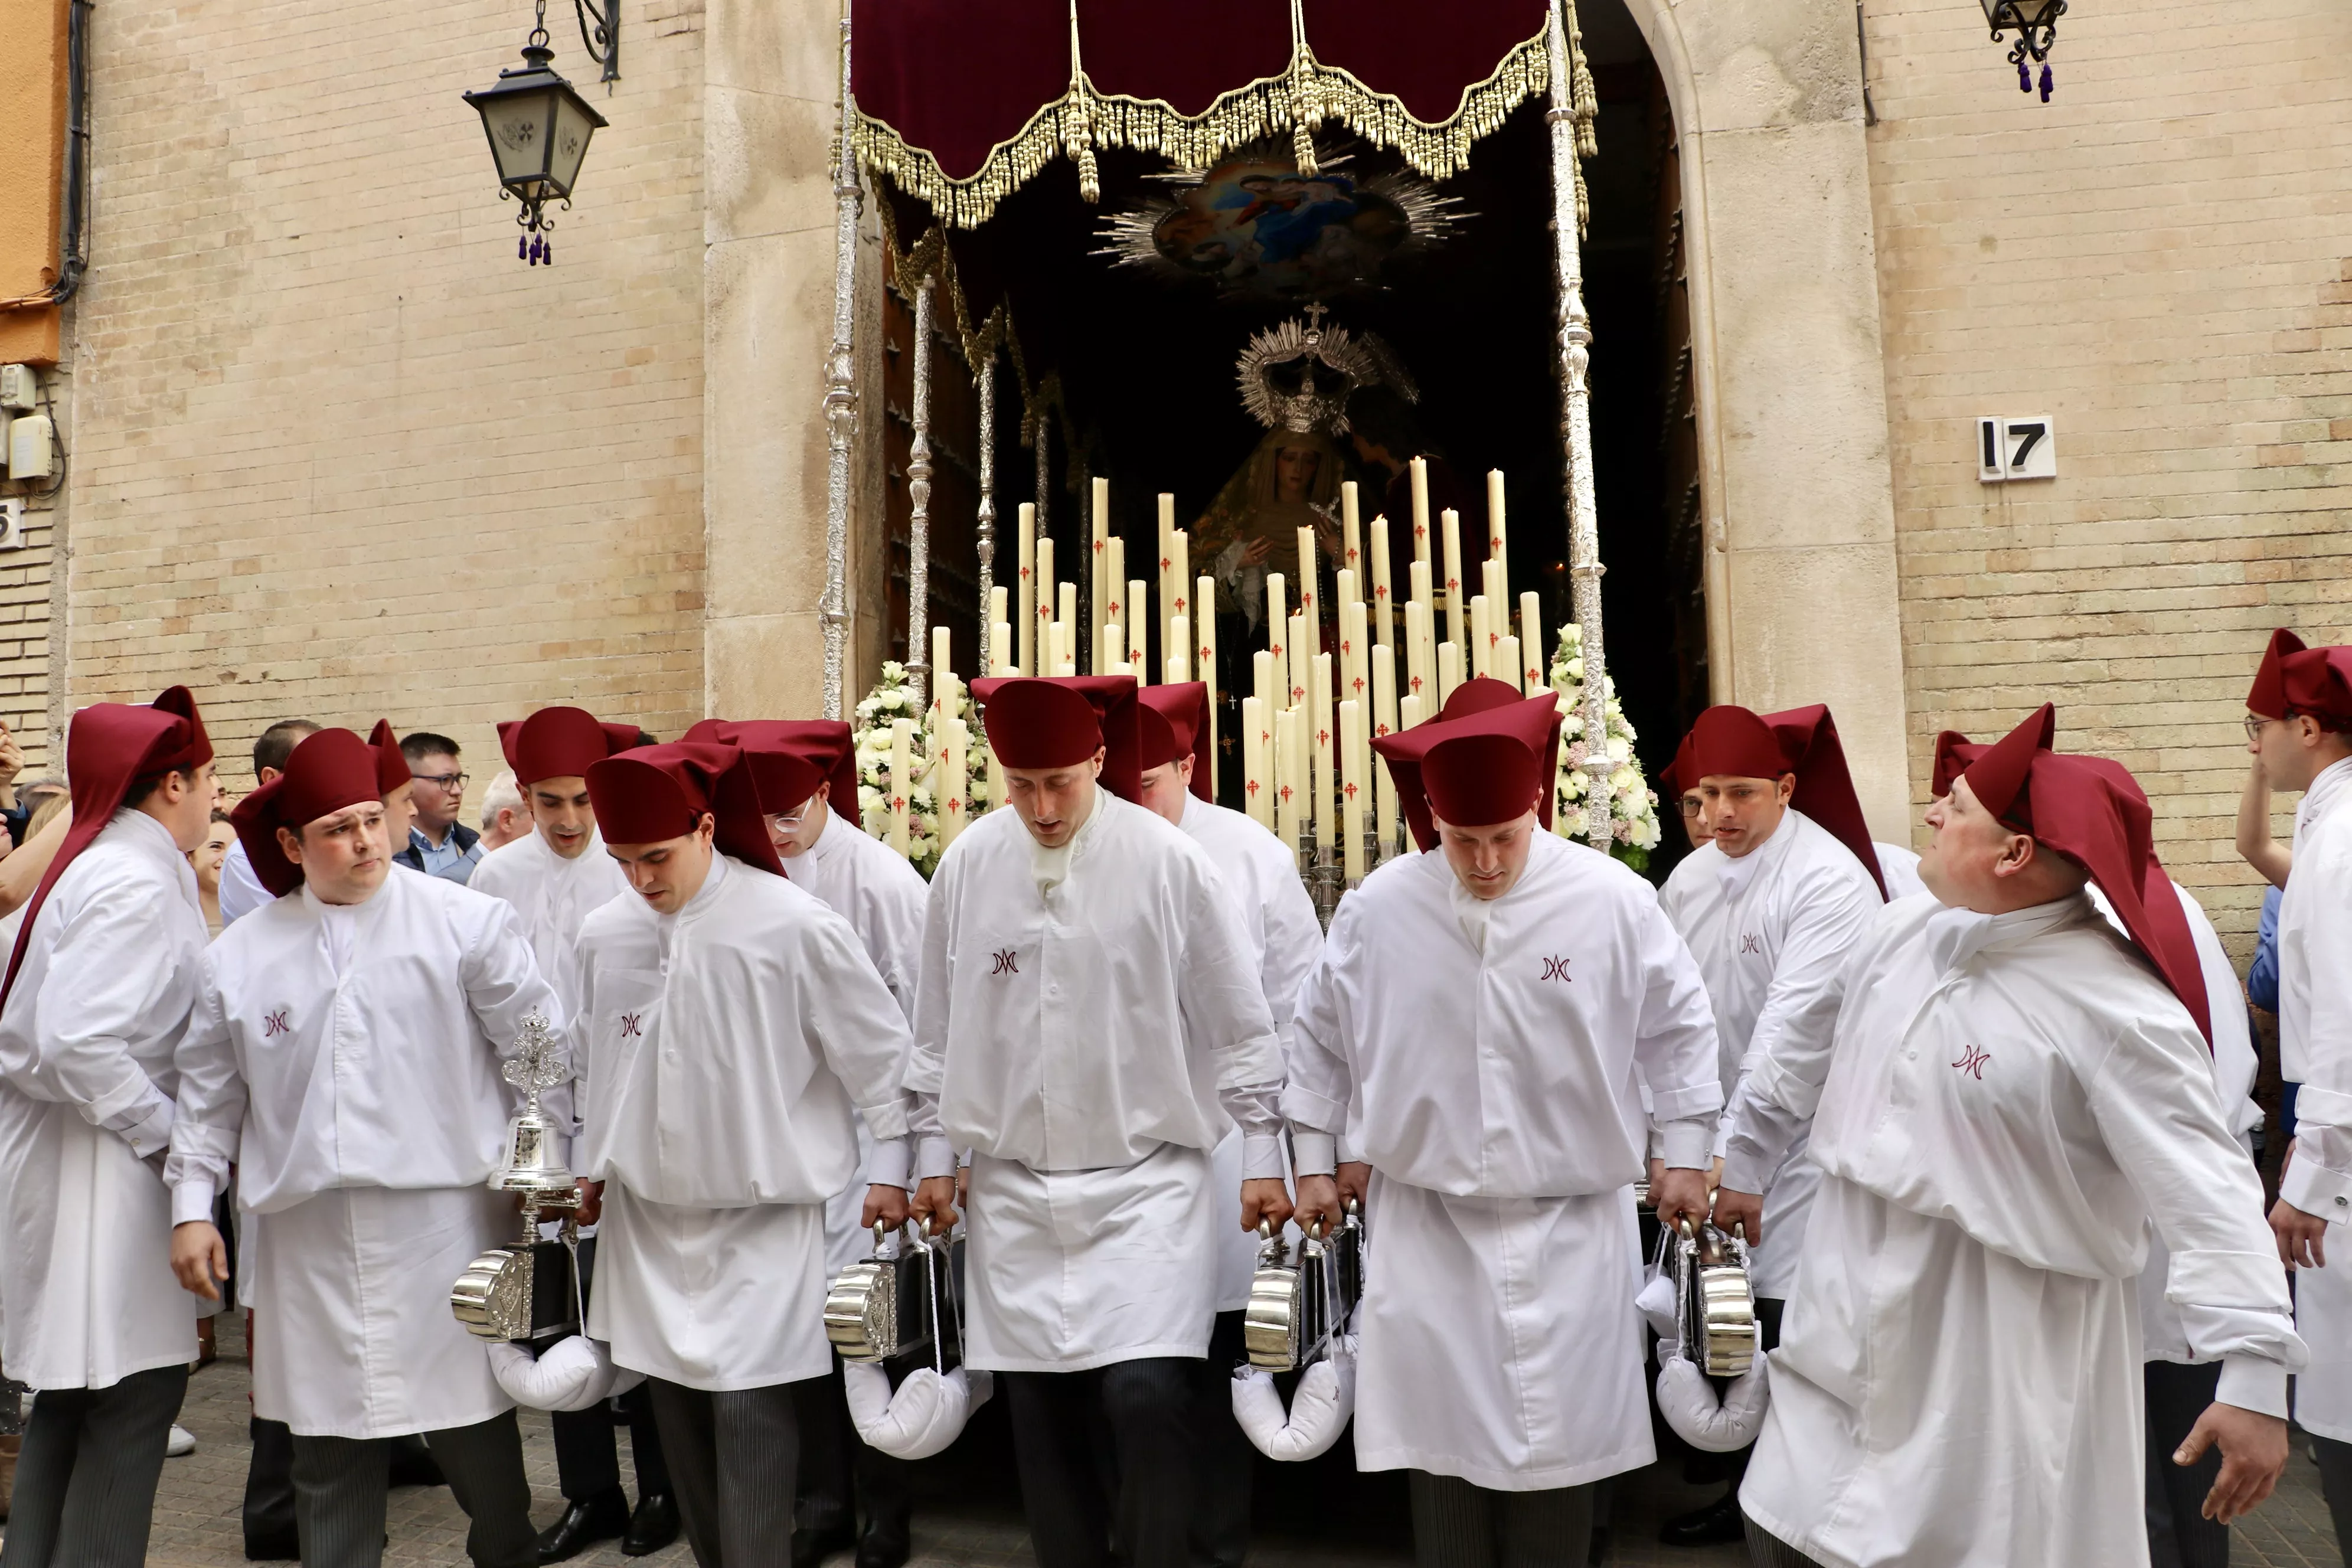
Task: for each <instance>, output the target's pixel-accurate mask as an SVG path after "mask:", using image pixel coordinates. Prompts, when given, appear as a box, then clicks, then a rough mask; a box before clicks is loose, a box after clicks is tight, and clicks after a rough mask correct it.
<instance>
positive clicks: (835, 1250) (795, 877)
mask: <svg viewBox="0 0 2352 1568" xmlns="http://www.w3.org/2000/svg"><path fill="white" fill-rule="evenodd" d="M784 875H785V877H786V878H788V879H790V880H791V882H792V884H793V886H794V887H796V888H798V889H801V890H802V891H803V892H806V893H813V894H814V895H815V896H816V897H817V898H818V900H821V901H822V902H823V903H824V906H825V907H826V908H827V909H829V910H832V911H833V912H834V913H835V914H837V915H839V916H840V917H841V918H842V919H844V920H845V921H848V922H849V929H850V930H852V931H856V933H857V942H858V945H859V946H861V947H863V948H864V949H865V950H866V957H867V958H868V959H869V960H871V961H872V963H873V964H874V967H875V969H876V971H877V972H878V973H880V974H881V976H882V984H884V985H885V986H887V987H888V988H889V992H890V996H891V999H892V1000H893V1001H895V1002H897V1003H898V1011H899V1012H900V1013H902V1014H904V1015H905V1016H906V1019H907V1023H908V1026H910V1027H911V1026H913V1024H914V1022H915V981H916V979H917V977H918V976H919V975H920V973H922V967H923V908H924V905H925V904H927V903H928V902H929V900H930V895H931V889H930V885H929V883H927V882H925V881H924V880H923V877H922V873H921V872H919V871H918V870H916V869H915V868H914V867H913V866H912V865H910V864H909V863H908V859H907V858H906V857H905V856H904V855H901V854H899V853H898V851H897V850H895V849H893V848H891V847H889V846H888V845H887V844H885V843H883V842H882V841H881V840H880V839H878V838H877V837H874V836H873V835H872V834H870V833H866V832H863V831H861V830H860V829H859V827H858V826H857V824H856V823H855V822H853V821H849V820H846V819H845V818H844V817H843V816H842V815H841V813H839V812H837V811H835V810H834V809H833V808H832V807H831V806H829V805H828V806H827V807H826V808H825V813H824V828H823V830H822V831H820V832H819V833H818V834H817V837H816V842H815V843H814V844H812V845H810V846H809V847H808V848H807V849H805V850H803V852H802V853H800V854H798V855H795V856H793V858H791V859H789V860H787V861H785V862H784ZM873 1152H874V1139H873V1135H872V1134H871V1133H869V1132H867V1131H866V1123H865V1122H863V1121H860V1122H859V1123H858V1124H857V1153H858V1163H859V1165H860V1167H861V1170H860V1172H859V1173H857V1174H856V1175H853V1176H852V1177H851V1178H850V1179H849V1184H847V1185H846V1186H845V1187H843V1188H842V1189H841V1191H840V1192H838V1193H836V1194H834V1196H833V1199H832V1201H831V1202H829V1203H827V1204H826V1205H825V1218H824V1235H825V1258H824V1267H825V1272H826V1274H827V1275H828V1276H830V1275H834V1274H838V1273H840V1272H841V1271H842V1270H843V1269H844V1268H848V1267H849V1266H850V1265H851V1264H853V1263H855V1262H856V1261H857V1260H858V1259H859V1258H866V1257H868V1256H870V1255H871V1254H872V1253H873V1251H874V1238H873V1237H872V1236H871V1235H870V1234H868V1233H867V1232H866V1230H865V1229H864V1228H863V1227H862V1226H859V1225H858V1223H857V1218H858V1215H859V1214H860V1213H861V1212H863V1211H864V1209H865V1207H866V1187H867V1186H868V1185H870V1183H868V1182H867V1181H866V1179H865V1174H864V1172H863V1169H862V1167H863V1166H864V1165H865V1163H866V1159H867V1158H868V1157H869V1156H871V1155H872V1154H873Z"/></svg>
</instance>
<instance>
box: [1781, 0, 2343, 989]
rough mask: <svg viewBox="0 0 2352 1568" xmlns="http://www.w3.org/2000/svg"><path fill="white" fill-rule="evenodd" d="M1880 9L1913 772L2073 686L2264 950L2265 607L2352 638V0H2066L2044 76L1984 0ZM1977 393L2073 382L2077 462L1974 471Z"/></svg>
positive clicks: (2072, 449) (2054, 389)
mask: <svg viewBox="0 0 2352 1568" xmlns="http://www.w3.org/2000/svg"><path fill="white" fill-rule="evenodd" d="M1865 12H1866V17H1865V26H1866V37H1867V41H1868V47H1869V73H1868V74H1869V78H1870V82H1871V92H1872V97H1873V99H1874V102H1875V105H1876V108H1877V110H1878V113H1879V115H1880V117H1881V121H1882V122H1881V123H1880V124H1879V125H1878V126H1877V127H1876V128H1875V129H1874V130H1873V131H1872V132H1870V152H1871V178H1872V187H1873V190H1872V195H1873V206H1874V227H1875V230H1876V239H1877V250H1878V264H1879V276H1880V290H1881V298H1882V301H1883V309H1884V330H1885V350H1886V395H1887V405H1888V413H1889V416H1890V428H1891V431H1892V436H1893V443H1892V447H1893V463H1894V475H1895V521H1896V528H1897V537H1898V545H1899V559H1900V563H1901V568H1900V569H1901V593H1902V605H1903V635H1904V657H1905V678H1906V688H1907V695H1908V706H1909V723H1910V731H1911V733H1910V737H1909V752H1910V762H1911V775H1912V781H1913V795H1914V796H1915V798H1916V799H1917V800H1918V801H1919V802H1920V803H1921V804H1922V805H1924V803H1925V800H1926V791H1927V766H1928V756H1929V748H1930V747H1931V745H1932V743H1933V741H1934V737H1935V735H1936V732H1937V731H1939V730H1942V729H1946V728H1953V729H1958V730H1963V731H1969V732H1970V733H1971V734H1974V735H1977V736H1979V737H1980V738H1990V736H1992V735H1994V734H1996V733H1998V732H1999V731H2002V730H2005V729H2007V728H2008V727H2009V726H2010V725H2011V724H2012V723H2014V722H2015V721H2017V720H2018V719H2019V718H2020V717H2021V716H2022V715H2023V713H2024V712H2025V711H2026V710H2028V709H2029V708H2030V707H2031V706H2032V705H2033V704H2035V703H2038V702H2040V701H2041V700H2043V699H2044V698H2048V699H2050V700H2054V701H2055V702H2056V703H2057V704H2058V717H2059V744H2060V746H2061V747H2062V748H2063V749H2067V750H2084V751H2095V752H2105V753H2106V754H2108V755H2112V756H2114V757H2116V758H2118V759H2119V760H2121V761H2122V762H2124V763H2126V765H2128V766H2129V767H2130V768H2131V769H2132V770H2133V771H2134V772H2135V773H2137V775H2138V777H2139V778H2140V780H2141V782H2142V783H2143V784H2145V785H2146V786H2147V790H2148V793H2149V795H2151V796H2152V797H2153V798H2154V799H2155V801H2156V803H2157V813H2158V821H2157V833H2158V849H2159V853H2161V854H2162V856H2163V857H2164V859H2165V863H2166V865H2167V866H2168V868H2170V869H2171V870H2172V873H2173V875H2174V876H2175V877H2177V878H2178V879H2179V880H2180V881H2181V882H2182V883H2184V884H2185V885H2187V886H2188V887H2189V889H2191V890H2192V891H2194V892H2195V893H2196V894H2197V895H2198V897H2199V898H2200V900H2202V901H2203V902H2204V903H2205V905H2206V907H2207V909H2208V910H2210V912H2211V913H2212V915H2213V916H2214V919H2215V921H2216V922H2217V923H2218V924H2219V925H2220V926H2221V930H2222V931H2223V934H2224V936H2225V938H2226V939H2227V940H2228V941H2229V942H2230V944H2231V948H2232V950H2233V951H2235V952H2238V954H2239V955H2240V956H2241V958H2242V957H2243V956H2244V954H2245V953H2246V952H2248V951H2250V949H2251V945H2252V929H2253V921H2254V913H2255V910H2256V907H2257V906H2258V904H2259V902H2260V893H2261V889H2260V885H2259V883H2258V882H2257V881H2256V879H2254V877H2253V874H2252V872H2251V871H2250V870H2248V869H2247V868H2246V867H2245V866H2244V865H2243V863H2242V862H2241V861H2240V860H2238V858H2236V856H2235V854H2234V853H2233V852H2232V850H2231V819H2232V816H2233V813H2234V811H2235V808H2236V802H2237V798H2238V795H2239V791H2240V788H2241V786H2242V784H2243V782H2244V780H2245V777H2246V773H2247V767H2248V758H2247V756H2246V754H2245V750H2244V740H2243V736H2242V734H2241V732H2240V731H2239V728H2238V721H2239V719H2240V717H2241V715H2242V713H2243V711H2244V707H2243V700H2244V694H2245V689H2246V686H2247V683H2248V681H2249V679H2251V678H2252V672H2253V668H2254V665H2255V662H2256V660H2257V659H2258V658H2259V656H2260V654H2261V651H2262V647H2263V642H2264V640H2265V639H2266V637H2267V636H2268V633H2269V631H2270V628H2271V627H2273V626H2278V625H2283V624H2284V625H2292V626H2296V627H2298V628H2300V629H2301V630H2302V631H2303V633H2304V635H2305V637H2309V638H2311V639H2312V640H2314V641H2323V640H2324V641H2344V640H2347V638H2352V560H2347V556H2352V550H2347V527H2346V525H2347V506H2352V488H2347V486H2352V182H2347V178H2346V170H2347V167H2348V166H2352V7H2347V6H2346V5H2342V4H2341V3H2340V0H2244V3H2242V4H2240V5H2231V6H2229V7H2222V8H2217V7H2214V6H2210V5H2203V4H2199V3H2196V0H2142V3H2140V4H2137V5H2129V6H2115V5H2098V6H2078V7H2077V8H2076V10H2075V11H2074V13H2073V14H2071V15H2069V16H2067V17H2066V18H2065V19H2064V20H2063V22H2062V23H2061V24H2060V26H2059V43H2058V47H2057V49H2056V51H2055V53H2054V54H2053V63H2054V65H2055V68H2056V77H2057V81H2056V95H2055V97H2054V99H2053V101H2051V102H2050V103H2048V104H2043V103H2042V102H2040V101H2039V100H2038V97H2035V96H2029V95H2026V94H2021V93H2020V92H2019V91H2018V90H2017V88H2016V78H2015V75H2014V72H2013V68H2011V66H2009V65H2008V64H2007V63H2006V61H2005V59H2004V58H2003V56H2004V52H2005V51H2004V49H2003V48H2002V47H1999V46H1995V45H1994V44H1992V43H1990V41H1989V40H1988V38H1987V37H1986V29H1985V27H1984V26H1983V23H1982V17H1981V16H1980V15H1979V14H1978V12H1977V10H1976V7H1974V6H1972V5H1954V4H1952V0H1867V3H1866V5H1865ZM1799 390H1801V389H1799ZM1985 414H1995V415H2032V414H2049V415H2052V416H2054V418H2055V421H2056V438H2057V450H2058V465H2059V477H2058V478H2057V479H2055V480H2049V481H2038V482H2024V483H2011V484H2008V485H1980V484H1979V482H1978V480H1977V478H1976V467H1975V461H1974V458H1973V455H1972V454H1973V447H1972V441H1973V438H1974V435H1975V426H1974V419H1975V416H1979V415H1985ZM2284 804H2285V805H2288V806H2292V805H2293V802H2292V801H2288V802H2286V803H2284ZM2289 826H2290V819H2289V818H2288V817H2287V816H2286V815H2285V814H2284V812H2282V813H2281V814H2280V816H2279V819H2278V831H2279V832H2280V833H2281V834H2282V835H2284V833H2285V832H2286V831H2288V827H2289Z"/></svg>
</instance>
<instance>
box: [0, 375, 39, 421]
mask: <svg viewBox="0 0 2352 1568" xmlns="http://www.w3.org/2000/svg"><path fill="white" fill-rule="evenodd" d="M40 395H41V376H40V372H38V371H37V370H35V369H34V368H33V367H32V366H31V365H28V364H0V408H13V409H16V410H17V411H18V412H19V413H22V412H25V411H26V410H29V409H31V408H33V407H35V406H37V405H38V403H39V401H40Z"/></svg>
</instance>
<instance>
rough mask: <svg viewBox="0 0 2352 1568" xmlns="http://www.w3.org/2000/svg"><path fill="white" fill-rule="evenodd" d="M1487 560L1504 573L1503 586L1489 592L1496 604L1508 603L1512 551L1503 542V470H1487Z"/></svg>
mask: <svg viewBox="0 0 2352 1568" xmlns="http://www.w3.org/2000/svg"><path fill="white" fill-rule="evenodd" d="M1486 558H1487V559H1488V560H1490V561H1493V562H1495V563H1496V564H1497V565H1498V566H1499V567H1500V568H1501V571H1502V577H1503V585H1502V586H1501V587H1500V588H1498V589H1496V588H1490V589H1488V590H1487V593H1488V595H1490V596H1491V597H1492V598H1493V599H1494V601H1495V602H1496V604H1498V605H1499V604H1505V603H1507V602H1508V601H1509V599H1510V596H1511V569H1510V559H1511V556H1510V551H1509V549H1508V548H1507V546H1506V545H1505V543H1504V542H1503V470H1502V469H1500V468H1489V469H1487V470H1486Z"/></svg>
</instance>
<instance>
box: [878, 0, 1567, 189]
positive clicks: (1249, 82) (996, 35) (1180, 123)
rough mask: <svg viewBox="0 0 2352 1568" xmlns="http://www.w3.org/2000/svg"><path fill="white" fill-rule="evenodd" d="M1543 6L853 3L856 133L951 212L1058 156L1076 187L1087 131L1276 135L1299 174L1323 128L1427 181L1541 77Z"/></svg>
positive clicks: (1304, 0) (1391, 0)
mask: <svg viewBox="0 0 2352 1568" xmlns="http://www.w3.org/2000/svg"><path fill="white" fill-rule="evenodd" d="M1547 14H1548V6H1547V5H1546V4H1545V0H1465V3H1463V4H1459V5H1449V6H1444V7H1432V6H1431V5H1428V4H1427V0H1193V3H1192V4H1189V5H1183V6H1171V5H1166V4H1164V3H1161V0H982V3H977V4H975V3H974V0H853V3H852V5H851V26H850V38H851V44H850V71H851V93H852V96H853V98H854V99H855V100H856V110H857V118H856V123H855V125H854V127H853V129H852V138H853V141H854V142H855V144H856V151H857V154H858V157H859V159H860V161H861V162H862V163H864V164H865V165H866V167H868V168H871V169H876V170H878V171H880V172H881V173H883V174H886V175H887V176H888V177H889V179H890V181H891V182H892V184H896V185H897V186H898V188H899V189H900V190H901V191H903V192H905V193H906V194H907V195H911V196H915V197H918V198H919V199H920V200H922V201H924V202H926V203H928V204H929V205H930V206H931V208H932V210H933V211H934V212H935V213H937V215H938V216H939V217H940V220H941V221H942V222H944V223H946V224H947V225H949V226H951V227H959V228H970V227H974V226H978V225H980V224H982V223H984V222H985V221H987V219H988V216H989V215H990V214H991V213H992V212H994V211H995V209H996V204H997V203H998V202H1000V201H1001V200H1003V198H1004V197H1005V196H1006V195H1010V194H1011V193H1012V192H1013V191H1014V190H1017V189H1018V188H1019V187H1020V186H1021V185H1023V184H1025V183H1026V182H1027V181H1028V180H1030V179H1031V178H1033V177H1034V175H1035V174H1037V173H1038V172H1039V171H1040V170H1042V169H1043V168H1045V165H1046V164H1048V163H1051V162H1052V161H1053V160H1054V159H1055V157H1057V156H1064V155H1066V156H1068V157H1070V158H1071V159H1073V160H1074V161H1075V162H1076V163H1077V165H1078V178H1079V184H1080V187H1081V188H1082V189H1083V190H1084V191H1086V192H1087V195H1088V199H1092V198H1093V195H1094V192H1095V190H1096V188H1097V181H1096V173H1095V149H1096V148H1097V147H1132V148H1138V149H1141V150H1144V151H1147V152H1156V153H1161V154H1163V155H1165V156H1166V157H1168V158H1169V159H1170V160H1171V161H1172V162H1173V163H1176V164H1177V165H1178V166H1179V167H1205V166H1207V165H1209V164H1210V163H1214V162H1215V161H1216V160H1217V159H1218V158H1220V157H1222V156H1223V155H1224V154H1226V153H1231V152H1234V151H1235V150H1237V149H1240V148H1243V147H1246V146H1250V145H1252V144H1254V143H1258V142H1265V141H1267V140H1268V139H1270V138H1276V137H1287V138H1289V140H1290V142H1291V145H1292V148H1293V150H1294V152H1295V153H1296V154H1297V159H1298V167H1299V170H1300V173H1301V174H1307V175H1310V176H1311V175H1312V174H1313V173H1314V170H1315V148H1314V142H1313V140H1312V132H1314V131H1315V129H1316V128H1318V127H1319V126H1325V125H1328V126H1332V127H1334V128H1338V127H1345V128H1346V129H1347V130H1349V131H1351V132H1354V133H1355V134H1356V135H1357V136H1359V137H1361V138H1362V139H1363V140H1364V141H1366V142H1370V143H1371V144H1372V145H1374V146H1377V147H1388V148H1393V149H1395V150H1396V151H1397V153H1399V154H1400V155H1402V157H1403V159H1404V160H1405V162H1406V163H1410V164H1412V166H1413V167H1414V168H1415V169H1417V170H1419V171H1420V172H1421V173H1422V174H1426V175H1428V176H1429V177H1431V178H1432V179H1443V178H1444V177H1445V176H1447V175H1449V174H1454V173H1456V172H1457V171H1459V170H1460V169H1461V167H1462V166H1463V164H1464V163H1466V162H1467V161H1468V158H1469V155H1470V147H1471V144H1472V143H1473V142H1475V141H1476V140H1477V139H1478V138H1479V137H1481V136H1484V135H1486V134H1487V133H1489V132H1493V131H1494V130H1496V129H1497V128H1498V127H1499V126H1500V125H1501V124H1502V122H1503V120H1504V117H1505V116H1506V115H1507V114H1508V113H1509V112H1510V110H1512V109H1513V108H1515V107H1516V106H1517V105H1518V104H1519V103H1521V102H1522V101H1524V100H1527V99H1528V98H1531V97H1535V96H1538V95H1540V94H1542V93H1545V92H1548V91H1549V89H1550V76H1551V73H1550V63H1549V51H1548V49H1547V47H1546V41H1545V30H1546V19H1547ZM1567 26H1568V34H1569V38H1568V46H1569V58H1570V88H1571V94H1570V96H1571V102H1572V104H1573V113H1574V116H1575V120H1576V122H1577V131H1578V141H1579V143H1580V152H1581V153H1583V154H1584V155H1585V156H1588V157H1589V156H1591V151H1592V149H1591V125H1592V118H1593V115H1594V113H1595V112H1596V111H1597V108H1598V100H1597V98H1596V96H1595V94H1594V91H1593V88H1592V82H1591V76H1590V75H1589V74H1588V73H1587V71H1586V69H1585V67H1584V60H1583V55H1582V52H1581V50H1580V48H1579V47H1578V40H1577V37H1576V18H1575V10H1574V7H1573V5H1570V6H1569V7H1568V8H1567ZM1579 194H1580V195H1581V192H1580V193H1579ZM1580 207H1581V203H1580Z"/></svg>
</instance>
